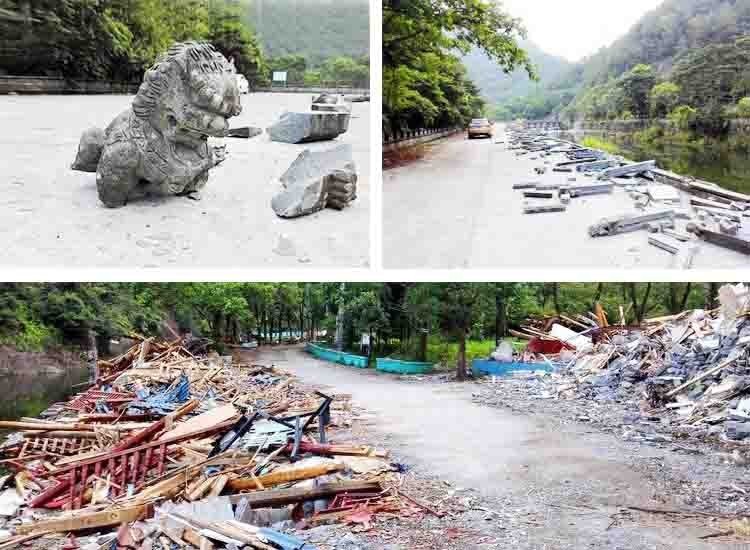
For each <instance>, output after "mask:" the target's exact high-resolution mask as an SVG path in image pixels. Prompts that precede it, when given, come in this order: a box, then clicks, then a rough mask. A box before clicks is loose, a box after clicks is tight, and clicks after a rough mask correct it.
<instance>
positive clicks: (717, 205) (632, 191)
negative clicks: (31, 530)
mask: <svg viewBox="0 0 750 550" xmlns="http://www.w3.org/2000/svg"><path fill="white" fill-rule="evenodd" d="M507 147H508V149H509V150H512V151H515V152H516V153H515V154H516V156H517V157H519V158H521V157H523V158H529V159H531V160H534V161H542V162H543V164H541V165H539V166H536V167H534V175H535V176H537V177H539V176H546V179H545V181H544V182H542V181H531V182H520V183H516V184H514V186H513V189H517V190H521V191H522V195H523V197H524V201H523V206H522V208H523V212H524V213H525V214H538V213H551V212H565V211H566V210H567V209H568V207H569V205H570V204H571V199H575V198H578V197H587V196H589V195H602V194H604V195H609V194H612V193H626V194H627V195H628V196H629V197H630V199H631V200H632V204H633V209H632V210H630V211H628V212H623V214H622V216H619V217H615V218H607V219H603V220H598V221H597V220H592V222H594V223H592V225H591V227H590V229H589V234H590V236H591V237H601V236H608V235H616V234H620V233H623V232H628V231H635V230H639V229H647V230H648V231H649V232H651V233H659V235H658V236H652V237H650V238H649V239H648V242H649V244H651V245H653V246H656V247H658V248H660V249H662V250H664V251H666V252H667V253H669V254H673V255H677V256H678V258H679V260H678V261H679V263H680V264H681V266H682V267H683V268H690V267H691V265H692V259H693V257H694V255H695V253H696V252H697V249H698V247H699V245H701V244H703V243H710V244H713V245H716V246H720V247H724V248H728V249H731V250H734V251H736V252H740V253H742V254H748V255H750V195H745V194H743V193H737V192H734V191H730V190H727V189H723V188H721V187H719V186H717V185H714V184H710V183H706V182H702V181H698V180H695V179H693V178H689V177H683V176H679V175H677V174H674V173H672V172H668V171H666V170H661V169H659V168H658V167H657V166H656V162H655V161H653V160H649V161H645V162H636V163H634V162H629V161H627V160H626V159H624V158H622V157H619V156H616V155H612V154H609V153H606V152H604V151H600V150H598V149H593V148H589V147H584V146H581V145H578V144H576V143H573V142H571V141H566V140H563V139H559V138H557V137H553V136H551V135H549V134H548V133H547V132H546V131H540V130H538V129H536V126H533V125H527V126H523V125H521V124H515V125H512V126H511V130H510V133H509V140H508V142H507ZM550 167H551V172H550V171H548V168H550ZM554 178H562V179H560V180H559V183H556V182H555V180H554ZM654 215H657V217H658V218H661V221H659V223H656V224H652V223H649V222H650V221H652V220H651V219H650V218H651V217H653V216H654ZM675 220H677V222H675Z"/></svg>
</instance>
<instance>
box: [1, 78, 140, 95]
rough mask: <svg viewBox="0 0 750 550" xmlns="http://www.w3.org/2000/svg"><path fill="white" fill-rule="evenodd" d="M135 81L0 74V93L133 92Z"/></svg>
mask: <svg viewBox="0 0 750 550" xmlns="http://www.w3.org/2000/svg"><path fill="white" fill-rule="evenodd" d="M138 86H139V84H138V83H137V82H114V81H109V80H71V79H67V78H61V77H54V76H0V94H134V93H136V92H137V91H138Z"/></svg>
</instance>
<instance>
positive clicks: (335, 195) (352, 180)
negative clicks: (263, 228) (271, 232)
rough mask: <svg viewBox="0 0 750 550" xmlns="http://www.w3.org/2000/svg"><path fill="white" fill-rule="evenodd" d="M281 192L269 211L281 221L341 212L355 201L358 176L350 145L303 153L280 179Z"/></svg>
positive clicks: (272, 201)
mask: <svg viewBox="0 0 750 550" xmlns="http://www.w3.org/2000/svg"><path fill="white" fill-rule="evenodd" d="M280 181H281V185H282V190H281V191H280V192H279V193H278V194H277V195H276V196H275V197H274V198H273V199H272V200H271V207H272V208H273V210H274V212H276V215H278V216H279V217H282V218H296V217H299V216H305V215H307V214H312V213H313V212H318V211H319V210H322V209H323V208H326V207H330V208H335V209H336V210H342V209H343V208H345V207H346V206H348V205H349V204H350V203H351V202H352V201H353V200H355V199H356V198H357V172H356V167H355V165H354V161H353V160H352V147H351V145H340V146H339V147H336V148H334V149H330V150H328V151H320V152H312V151H309V150H305V151H303V152H302V153H301V154H300V155H299V156H298V157H297V159H296V160H295V161H294V162H293V163H292V165H291V166H290V167H289V169H288V170H287V171H286V172H285V173H284V175H283V176H281V179H280Z"/></svg>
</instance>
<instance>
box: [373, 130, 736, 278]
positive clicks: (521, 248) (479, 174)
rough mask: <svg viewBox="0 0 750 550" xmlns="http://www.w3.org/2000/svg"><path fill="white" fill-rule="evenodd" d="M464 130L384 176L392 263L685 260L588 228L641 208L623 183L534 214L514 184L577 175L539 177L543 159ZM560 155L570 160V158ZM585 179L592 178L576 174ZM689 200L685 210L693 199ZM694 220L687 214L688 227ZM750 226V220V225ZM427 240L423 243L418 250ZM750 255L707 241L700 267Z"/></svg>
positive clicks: (660, 264)
mask: <svg viewBox="0 0 750 550" xmlns="http://www.w3.org/2000/svg"><path fill="white" fill-rule="evenodd" d="M505 139H506V135H505V133H504V131H503V130H501V129H498V133H497V135H496V136H495V137H494V138H493V139H489V140H487V139H482V140H468V139H466V138H465V136H463V135H460V134H459V135H458V136H456V137H453V138H449V139H445V140H440V141H438V142H435V143H434V144H432V145H430V146H429V149H430V153H429V154H428V155H427V156H426V158H425V159H423V160H421V161H419V162H414V163H411V164H409V165H407V166H402V167H399V168H394V169H392V170H386V171H385V172H384V173H383V263H384V266H385V267H386V268H389V269H404V268H430V269H455V268H483V269H486V268H500V267H502V268H545V269H546V268H549V267H564V268H568V267H597V268H601V267H603V266H607V267H610V268H620V267H622V268H638V267H641V268H646V267H651V268H672V267H675V266H677V265H680V261H681V257H675V256H672V255H671V254H669V253H667V252H665V251H663V250H660V249H658V248H656V247H655V246H652V245H649V244H648V233H647V232H646V231H636V232H632V233H627V234H622V235H616V236H612V237H606V238H599V239H592V238H590V237H589V235H588V228H589V226H590V225H592V224H593V223H596V222H597V221H599V220H600V219H601V218H606V217H610V216H620V215H623V214H639V213H640V214H642V212H640V211H637V210H636V209H635V207H634V202H633V200H632V199H631V198H630V197H629V195H628V193H627V191H626V190H625V189H624V188H616V189H615V191H614V192H613V193H611V194H608V195H594V196H591V197H583V198H579V199H575V200H573V201H571V203H570V204H569V205H568V209H567V211H565V212H557V213H547V214H536V215H529V214H524V213H523V211H522V203H523V197H522V195H521V192H520V191H517V190H513V184H515V183H522V182H529V181H541V182H544V183H548V184H566V183H567V182H568V178H569V177H572V176H576V174H568V173H553V172H551V168H552V164H548V165H546V166H547V168H548V170H550V171H548V173H547V174H545V175H544V176H536V175H534V168H535V167H538V166H543V162H544V161H543V160H542V159H536V160H533V157H534V155H527V156H524V157H517V156H516V154H515V153H516V152H515V151H511V150H508V149H507V148H506V147H505V145H502V144H500V143H496V142H502V141H503V140H505ZM559 157H560V158H556V159H555V162H557V161H558V160H563V157H562V156H559ZM577 180H578V181H579V182H581V181H583V180H584V178H583V177H577ZM688 202H689V200H688V198H687V196H683V204H682V206H685V207H686V206H687V205H688ZM684 223H686V222H685V220H678V221H677V224H678V227H681V226H682V225H683V224H684ZM746 225H747V224H746ZM415 243H418V246H415ZM746 264H747V258H746V257H744V256H742V255H741V254H739V253H737V252H732V251H730V250H726V249H722V248H719V247H717V246H714V245H709V244H705V243H704V244H701V246H700V249H699V252H698V254H697V255H696V257H695V258H694V261H693V267H695V268H701V267H703V268H709V267H717V266H722V267H727V268H728V267H741V266H744V265H746Z"/></svg>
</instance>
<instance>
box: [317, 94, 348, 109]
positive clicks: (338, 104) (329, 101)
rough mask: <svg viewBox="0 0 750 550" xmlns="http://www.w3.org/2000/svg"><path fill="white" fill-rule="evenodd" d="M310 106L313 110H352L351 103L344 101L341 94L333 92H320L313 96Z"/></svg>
mask: <svg viewBox="0 0 750 550" xmlns="http://www.w3.org/2000/svg"><path fill="white" fill-rule="evenodd" d="M311 108H312V110H313V111H332V112H339V113H351V112H352V104H351V103H349V102H348V101H346V99H345V98H344V96H343V95H341V96H337V95H334V94H321V95H319V96H318V97H316V98H314V99H313V102H312V107H311Z"/></svg>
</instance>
